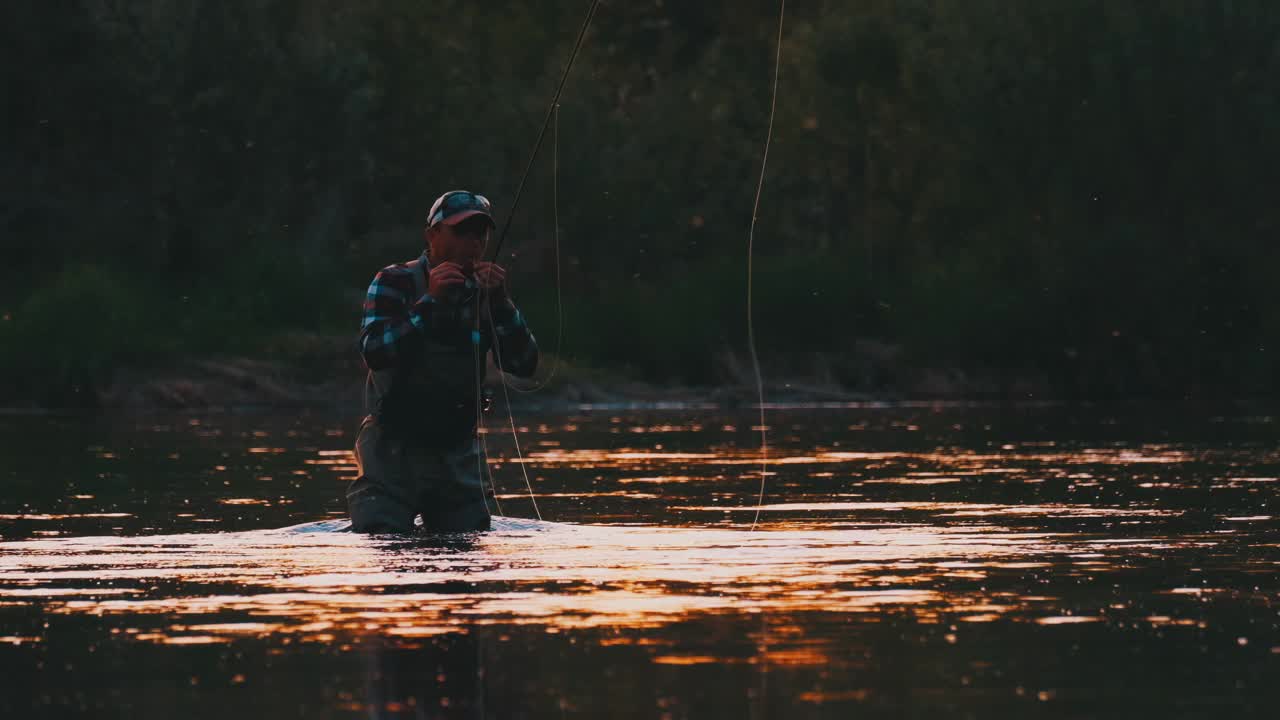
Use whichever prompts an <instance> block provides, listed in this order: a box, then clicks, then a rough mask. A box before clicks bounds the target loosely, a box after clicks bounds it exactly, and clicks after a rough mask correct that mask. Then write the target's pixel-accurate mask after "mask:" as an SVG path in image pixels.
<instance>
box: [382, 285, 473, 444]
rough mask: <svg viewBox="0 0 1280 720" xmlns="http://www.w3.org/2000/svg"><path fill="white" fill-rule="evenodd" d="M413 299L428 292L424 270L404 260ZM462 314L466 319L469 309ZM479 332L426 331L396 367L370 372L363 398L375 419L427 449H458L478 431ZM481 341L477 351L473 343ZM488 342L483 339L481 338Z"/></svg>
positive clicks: (396, 434) (385, 428) (386, 429)
mask: <svg viewBox="0 0 1280 720" xmlns="http://www.w3.org/2000/svg"><path fill="white" fill-rule="evenodd" d="M407 266H408V268H409V269H410V272H411V273H412V275H413V283H414V292H415V296H414V297H422V296H423V295H425V294H426V292H427V278H426V271H425V268H424V267H423V265H422V263H421V262H420V261H419V260H413V261H411V262H409V263H407ZM464 317H467V318H470V317H471V313H466V314H465V315H464ZM482 338H483V336H482V335H481V334H480V333H478V332H475V331H473V330H472V329H471V328H469V327H466V328H450V329H448V330H445V331H444V332H443V333H433V332H430V330H428V331H427V332H425V333H424V334H423V337H422V340H421V342H419V343H417V344H416V346H415V347H413V348H412V351H411V352H406V353H405V354H404V356H402V357H401V358H400V359H399V362H397V363H396V366H395V367H393V368H388V369H386V370H374V371H370V372H369V379H368V382H367V383H366V401H367V405H368V407H369V408H370V411H371V413H372V415H373V416H374V418H376V420H377V422H378V424H379V425H381V426H382V428H383V429H384V431H386V432H387V433H388V434H389V435H390V436H392V437H395V438H396V439H398V440H401V441H403V442H407V443H413V444H418V445H420V446H421V447H425V448H431V449H448V448H456V447H458V446H460V445H462V444H463V443H465V442H466V441H467V440H469V439H470V438H471V437H472V436H473V435H474V434H475V430H476V413H477V411H478V409H479V408H478V407H477V399H478V397H479V395H480V392H479V390H480V384H481V382H482V381H483V380H484V371H485V368H484V363H485V359H484V358H485V351H486V350H487V348H486V347H485V346H486V345H488V343H487V342H483V341H482ZM478 340H481V341H482V342H481V347H480V348H479V350H480V351H479V352H476V348H474V347H473V345H474V344H475V343H476V342H477V341H478ZM483 340H487V338H483Z"/></svg>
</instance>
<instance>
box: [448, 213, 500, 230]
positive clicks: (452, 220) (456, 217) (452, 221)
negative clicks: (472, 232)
mask: <svg viewBox="0 0 1280 720" xmlns="http://www.w3.org/2000/svg"><path fill="white" fill-rule="evenodd" d="M473 215H483V216H484V218H485V219H486V220H488V221H489V224H490V225H495V226H496V225H497V223H496V222H494V221H493V216H492V215H490V214H489V213H487V212H485V211H483V210H463V211H462V212H460V213H454V214H453V215H450V216H449V217H447V218H444V219H443V220H441V221H440V222H439V223H437V224H438V225H457V224H458V223H460V222H462V221H463V220H466V219H467V218H469V217H471V216H473Z"/></svg>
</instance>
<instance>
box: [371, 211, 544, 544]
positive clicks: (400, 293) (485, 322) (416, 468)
mask: <svg viewBox="0 0 1280 720" xmlns="http://www.w3.org/2000/svg"><path fill="white" fill-rule="evenodd" d="M494 227H495V224H494V220H493V216H492V214H491V205H490V203H489V201H488V200H487V199H486V198H485V197H484V196H483V195H477V194H475V193H472V192H468V191H466V190H454V191H452V192H447V193H445V194H444V195H441V196H440V197H439V198H438V199H437V200H436V201H435V203H434V204H433V205H432V206H431V211H430V212H429V213H428V214H427V228H426V241H427V248H426V250H425V251H424V252H423V254H422V255H421V256H420V257H419V258H417V259H416V260H412V261H410V262H407V263H404V264H398V265H391V266H389V267H386V268H383V269H382V270H381V271H380V272H379V273H378V274H377V276H375V277H374V279H373V283H372V284H370V285H369V292H368V295H367V296H366V298H365V302H364V319H363V321H362V323H361V328H360V352H361V354H362V355H363V357H364V362H365V366H366V367H367V368H368V369H369V375H368V379H367V381H366V383H365V405H366V409H367V411H368V415H367V416H366V417H365V418H364V421H363V423H362V424H361V426H360V434H359V436H358V437H357V438H356V448H355V454H356V463H357V466H358V468H359V476H358V477H357V478H356V479H355V480H354V481H353V482H352V483H351V486H350V488H349V489H348V490H347V507H348V510H349V512H350V513H351V529H352V530H355V531H356V532H367V533H382V532H390V533H407V532H412V531H413V530H414V518H415V517H417V516H419V515H421V517H422V525H423V529H424V530H426V531H427V532H461V531H471V530H487V529H488V528H489V509H488V506H487V504H486V500H485V495H484V486H483V483H482V479H481V478H482V473H483V471H482V463H483V459H482V458H481V456H480V453H479V447H478V442H477V439H476V426H477V421H478V417H479V414H480V412H481V407H480V405H481V402H480V397H481V386H482V384H483V382H484V375H485V364H486V363H485V357H486V354H487V353H489V352H492V353H493V356H494V360H495V362H496V363H497V364H498V367H500V368H502V369H503V370H504V371H506V372H509V373H512V374H513V375H517V376H519V377H530V376H532V375H533V372H534V370H535V369H536V368H537V365H538V345H537V342H536V341H535V340H534V338H533V334H532V333H531V332H529V327H528V325H526V324H525V321H524V317H523V316H522V315H521V314H520V311H519V310H518V309H516V306H515V304H514V303H512V302H511V299H510V298H509V297H508V296H507V291H506V271H505V270H503V268H501V267H500V266H498V265H497V264H494V263H490V262H485V261H484V260H483V259H482V258H483V257H484V251H485V247H486V246H487V244H488V241H489V237H490V235H491V234H492V232H493V229H494Z"/></svg>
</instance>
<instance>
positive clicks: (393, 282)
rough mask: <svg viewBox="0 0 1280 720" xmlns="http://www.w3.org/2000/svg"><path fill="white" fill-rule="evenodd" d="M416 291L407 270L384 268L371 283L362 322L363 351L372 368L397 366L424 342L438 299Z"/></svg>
mask: <svg viewBox="0 0 1280 720" xmlns="http://www.w3.org/2000/svg"><path fill="white" fill-rule="evenodd" d="M413 294H414V286H413V277H412V276H410V275H408V274H407V273H395V272H393V271H391V270H390V269H384V270H382V271H381V272H379V273H378V274H377V275H376V276H375V277H374V278H373V282H372V283H370V285H369V292H368V294H367V295H366V296H365V300H364V317H363V319H362V320H361V322H360V354H361V355H362V356H363V357H364V364H365V366H367V367H368V368H369V369H370V370H385V369H387V368H392V367H395V366H396V365H397V363H398V362H399V361H400V360H401V359H402V358H404V357H406V356H408V355H411V354H412V352H413V350H414V349H415V348H417V347H419V346H420V344H421V341H422V333H423V331H424V329H425V328H427V327H430V325H431V315H432V310H433V304H434V303H433V302H432V300H431V296H430V295H423V296H422V297H420V298H416V299H415V298H413V297H412V296H413Z"/></svg>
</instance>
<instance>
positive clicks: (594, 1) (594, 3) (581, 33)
mask: <svg viewBox="0 0 1280 720" xmlns="http://www.w3.org/2000/svg"><path fill="white" fill-rule="evenodd" d="M599 5H600V0H591V7H590V8H589V9H588V10H587V17H586V19H584V20H583V21H582V28H581V29H580V30H578V39H577V40H575V41H574V43H573V50H571V51H570V52H569V62H568V63H566V64H565V66H564V74H563V75H561V76H560V85H559V86H557V87H556V94H555V96H554V97H552V98H551V105H550V106H548V107H547V116H546V118H545V119H543V121H542V130H540V131H539V132H538V140H537V141H536V142H535V143H534V144H533V152H532V153H530V154H529V162H528V164H527V165H525V167H524V175H521V176H520V184H519V185H517V186H516V195H515V197H514V198H513V199H512V200H511V210H510V211H509V212H508V213H507V220H506V222H504V223H503V224H502V231H501V232H499V233H498V242H497V243H496V244H495V245H494V247H493V258H492V260H493V261H494V262H496V261H497V260H498V253H499V252H501V250H502V241H503V240H506V239H507V231H508V230H510V229H511V221H512V220H513V219H515V216H516V207H517V206H518V205H519V204H520V195H521V194H522V193H524V184H525V182H526V181H527V180H528V179H529V173H530V172H531V171H532V170H533V161H534V160H535V159H537V157H538V150H539V149H540V148H541V147H542V140H543V139H544V138H545V137H546V136H547V128H548V127H550V126H551V116H552V115H554V114H555V111H556V107H557V106H558V105H559V104H560V93H561V92H563V91H564V84H565V82H566V81H567V80H568V79H569V70H571V69H572V68H573V61H574V58H576V57H578V50H580V49H582V41H583V39H584V38H586V36H587V28H588V27H590V26H591V18H592V17H593V16H594V15H595V14H596V8H597V7H599Z"/></svg>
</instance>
